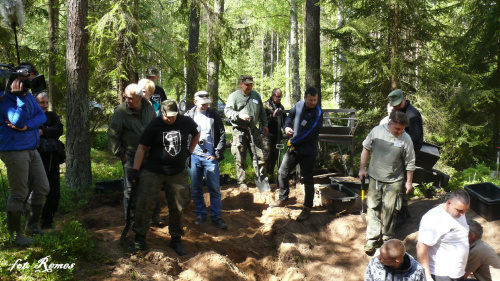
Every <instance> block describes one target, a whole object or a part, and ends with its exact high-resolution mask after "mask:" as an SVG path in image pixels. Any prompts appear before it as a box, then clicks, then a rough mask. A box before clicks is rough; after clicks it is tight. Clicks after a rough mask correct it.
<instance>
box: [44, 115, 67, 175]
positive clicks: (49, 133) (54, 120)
mask: <svg viewBox="0 0 500 281" xmlns="http://www.w3.org/2000/svg"><path fill="white" fill-rule="evenodd" d="M45 116H46V117H47V122H45V123H44V124H43V125H42V126H40V128H39V129H40V130H42V133H43V134H42V135H41V136H40V140H41V141H42V139H46V138H51V139H55V140H58V139H59V137H60V136H62V134H63V124H62V123H61V120H60V119H59V116H57V114H56V113H55V112H52V111H47V112H45ZM38 152H39V153H40V157H42V161H43V162H44V166H46V167H45V171H46V172H47V174H48V173H49V172H51V170H52V169H57V175H59V152H58V151H55V152H42V151H41V150H40V148H38ZM45 163H48V164H47V165H45Z"/></svg>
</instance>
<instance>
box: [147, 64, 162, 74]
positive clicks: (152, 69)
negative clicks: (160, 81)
mask: <svg viewBox="0 0 500 281" xmlns="http://www.w3.org/2000/svg"><path fill="white" fill-rule="evenodd" d="M158 73H159V72H158V69H156V67H154V66H150V67H148V69H146V76H156V75H158Z"/></svg>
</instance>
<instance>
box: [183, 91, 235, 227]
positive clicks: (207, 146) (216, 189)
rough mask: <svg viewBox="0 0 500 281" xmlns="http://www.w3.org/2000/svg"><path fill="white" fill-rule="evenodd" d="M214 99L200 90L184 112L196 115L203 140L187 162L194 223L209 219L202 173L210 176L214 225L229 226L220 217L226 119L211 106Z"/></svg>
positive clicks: (211, 209)
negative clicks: (224, 120)
mask: <svg viewBox="0 0 500 281" xmlns="http://www.w3.org/2000/svg"><path fill="white" fill-rule="evenodd" d="M210 103H212V101H211V100H210V99H209V98H208V93H207V92H205V91H198V92H196V93H195V94H194V105H195V106H194V107H193V108H191V109H190V110H189V111H188V112H186V113H185V115H187V116H189V117H191V118H193V120H194V121H195V122H196V124H198V130H199V131H200V140H199V141H198V144H197V145H196V147H195V149H194V151H193V154H192V155H191V161H190V164H189V166H188V171H189V177H190V178H191V190H192V197H193V202H194V205H195V213H196V216H197V217H198V219H197V220H196V222H195V224H197V225H200V226H201V225H203V224H204V223H205V222H206V221H207V206H206V205H205V198H204V197H203V186H202V185H203V175H205V177H206V180H207V188H208V192H209V193H210V218H211V222H212V224H213V225H215V226H216V227H218V228H221V229H226V228H227V225H226V223H225V222H224V221H223V220H222V218H221V208H222V204H221V194H220V182H219V176H220V173H219V162H220V161H222V160H223V159H224V150H225V148H226V131H225V129H224V123H222V119H221V118H220V116H219V115H217V112H216V111H215V110H214V109H212V108H209V107H208V105H209V104H210Z"/></svg>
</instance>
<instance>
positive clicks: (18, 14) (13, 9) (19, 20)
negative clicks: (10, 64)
mask: <svg viewBox="0 0 500 281" xmlns="http://www.w3.org/2000/svg"><path fill="white" fill-rule="evenodd" d="M0 12H1V13H2V16H3V19H4V21H5V23H6V24H7V25H8V26H10V27H12V29H13V30H14V38H15V39H16V52H17V63H18V64H19V63H21V58H20V57H19V46H18V44H17V31H16V26H21V25H22V24H23V23H24V6H23V2H21V0H3V1H2V4H1V5H0Z"/></svg>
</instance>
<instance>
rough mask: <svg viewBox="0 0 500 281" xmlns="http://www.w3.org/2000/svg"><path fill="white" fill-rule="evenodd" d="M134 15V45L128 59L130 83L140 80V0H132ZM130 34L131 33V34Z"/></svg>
mask: <svg viewBox="0 0 500 281" xmlns="http://www.w3.org/2000/svg"><path fill="white" fill-rule="evenodd" d="M132 16H133V17H134V22H133V23H132V36H131V38H130V44H131V45H132V46H131V47H132V49H131V50H130V51H131V53H130V54H129V59H128V60H127V62H128V63H127V64H126V66H127V77H128V84H130V83H138V82H139V73H138V72H137V60H136V58H137V37H138V36H139V26H138V24H139V0H132ZM129 36H130V35H129Z"/></svg>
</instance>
